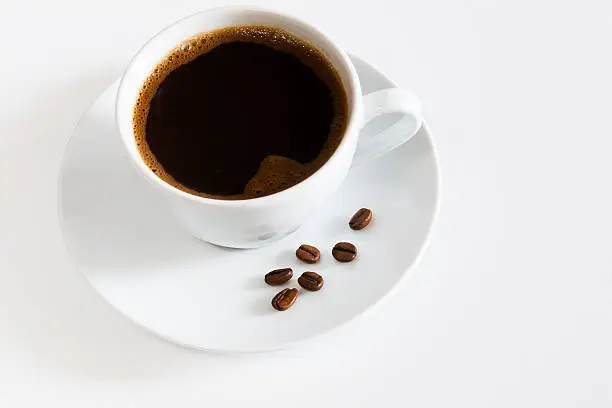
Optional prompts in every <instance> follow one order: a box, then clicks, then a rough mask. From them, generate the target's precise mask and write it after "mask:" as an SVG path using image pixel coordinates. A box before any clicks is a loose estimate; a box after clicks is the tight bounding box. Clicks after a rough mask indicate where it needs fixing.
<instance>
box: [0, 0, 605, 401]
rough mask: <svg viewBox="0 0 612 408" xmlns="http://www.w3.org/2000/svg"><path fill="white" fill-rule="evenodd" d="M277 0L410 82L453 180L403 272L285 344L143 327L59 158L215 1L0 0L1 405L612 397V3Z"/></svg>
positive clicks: (447, 179)
mask: <svg viewBox="0 0 612 408" xmlns="http://www.w3.org/2000/svg"><path fill="white" fill-rule="evenodd" d="M282 3H284V4H285V6H284V7H285V10H287V11H289V12H291V13H295V14H297V15H299V16H301V17H302V18H304V19H306V20H307V21H312V22H313V23H315V24H317V25H319V26H321V27H322V28H323V29H325V30H326V31H327V32H329V34H330V35H331V36H332V37H334V38H336V39H337V40H338V42H339V43H340V44H341V45H343V46H344V47H345V48H346V49H347V50H349V51H351V52H354V53H355V54H359V55H360V56H362V57H363V58H365V59H367V60H368V61H373V62H374V63H375V64H376V65H377V66H379V67H380V68H381V69H382V70H383V71H384V72H386V73H388V74H389V75H390V76H391V77H392V78H394V79H396V80H397V81H398V83H399V84H400V85H402V86H405V87H408V88H410V89H412V90H414V91H415V92H416V93H417V94H419V96H420V97H421V101H422V103H423V110H424V115H425V118H426V119H427V120H428V123H429V124H430V126H431V128H432V131H433V134H434V135H435V137H436V147H437V148H438V152H439V157H440V162H441V167H442V179H443V189H442V207H441V212H440V217H439V219H438V222H437V224H436V229H435V232H434V236H433V240H432V243H431V246H430V247H429V249H428V251H427V253H426V254H425V256H424V258H423V259H422V262H421V263H420V264H419V267H418V268H416V269H415V271H414V272H415V274H414V276H413V277H412V279H410V280H409V281H408V282H407V284H406V285H404V286H403V287H402V288H401V290H400V291H399V292H398V293H397V295H396V296H395V297H393V298H392V299H391V300H390V301H389V302H388V303H386V304H384V305H382V306H381V307H380V308H379V309H378V310H377V312H376V313H374V314H371V315H369V316H367V317H366V318H364V319H361V320H360V321H358V322H356V324H354V325H350V326H347V327H346V329H341V330H339V331H338V332H336V333H334V334H333V335H330V336H328V337H327V338H325V340H324V341H322V342H320V343H319V342H316V343H314V344H312V345H305V346H303V347H298V348H296V349H292V350H289V351H285V352H279V353H273V354H259V355H254V356H235V357H226V356H222V355H209V354H202V353H198V352H192V351H188V350H185V349H180V348H177V347H175V346H172V345H170V344H167V343H165V342H162V341H160V340H158V339H156V338H154V337H152V336H151V335H149V334H148V333H145V332H144V331H142V330H140V329H138V328H136V327H134V326H133V325H132V324H131V323H129V322H128V321H126V320H125V319H123V318H121V317H120V316H118V314H117V313H116V312H114V311H113V310H112V309H111V308H110V307H108V306H107V305H106V304H105V303H104V302H103V301H102V300H101V299H100V298H99V297H97V296H95V295H92V291H91V290H90V289H89V287H88V285H87V283H86V282H85V280H84V278H83V277H82V276H81V275H80V274H79V273H78V272H77V271H76V270H74V268H72V266H71V264H70V262H69V260H68V258H67V257H66V255H65V254H64V251H63V248H62V244H61V241H60V232H59V227H58V223H57V218H56V213H57V204H56V201H57V200H56V199H57V197H56V189H57V186H56V181H57V172H58V170H59V163H60V160H61V156H62V152H63V149H64V144H65V142H66V141H67V139H68V137H69V136H70V134H71V131H72V129H73V128H74V126H75V123H76V120H77V119H78V118H79V117H80V116H81V114H82V113H83V111H84V110H85V108H86V107H87V105H88V104H89V103H90V102H91V101H93V99H94V98H95V97H96V96H97V95H98V94H99V93H100V92H101V91H102V90H104V89H105V88H106V87H107V86H108V85H109V84H110V83H111V82H112V81H113V80H114V79H115V78H116V77H117V76H118V75H119V73H120V71H121V69H122V67H123V66H124V65H125V64H126V63H127V61H128V59H129V57H130V55H131V54H132V53H133V52H135V51H136V50H137V49H138V47H139V46H140V45H141V43H142V42H143V41H145V40H146V39H147V38H148V36H150V35H151V34H153V33H154V32H155V31H156V30H157V29H158V28H159V27H161V26H163V25H165V24H166V23H168V22H170V21H172V20H175V19H176V18H179V17H181V16H183V15H186V14H188V13H191V12H193V11H196V10H198V9H202V8H205V7H208V6H212V5H218V4H219V3H213V2H207V1H202V0H200V1H195V0H193V1H186V0H175V1H172V2H151V1H149V2H144V1H131V2H130V1H118V0H108V1H105V2H92V3H89V4H86V3H84V2H82V1H79V2H77V1H73V0H71V1H67V0H56V1H53V2H46V1H45V2H43V1H37V2H33V1H22V2H17V1H6V2H4V3H3V7H2V13H0V46H1V47H0V49H1V50H2V55H3V64H2V65H1V66H0V78H2V79H1V80H0V95H2V97H1V98H0V170H1V171H0V187H1V188H2V191H3V196H2V197H3V208H2V211H0V225H1V228H0V244H1V246H0V248H1V249H0V251H1V256H0V406H3V407H4V406H6V407H22V406H27V407H30V406H31V407H40V406H62V407H83V406H87V407H153V406H164V407H169V406H177V407H203V406H216V407H221V406H237V405H238V404H242V405H244V406H257V407H259V406H266V407H269V406H272V404H273V403H278V401H280V400H282V401H288V400H289V401H293V404H292V405H293V406H295V407H313V406H332V405H334V406H351V407H371V406H382V405H383V404H385V405H387V406H398V405H400V404H402V405H403V406H412V407H436V408H442V407H444V408H446V407H469V408H475V407H477V408H488V407H544V406H547V407H548V406H553V407H556V408H558V407H563V408H565V407H568V408H569V407H597V408H599V407H609V406H610V405H611V404H612V389H611V387H612V386H611V382H612V380H611V378H612V350H611V347H610V345H611V344H612V272H611V270H612V252H611V251H610V239H609V235H610V233H609V231H611V230H612V213H611V209H612V194H611V193H610V174H612V161H611V160H610V159H609V156H610V151H611V150H612V139H611V135H612V121H610V108H611V105H612V103H611V99H610V98H611V97H610V95H612V80H611V76H610V73H611V72H612V4H611V3H610V2H609V1H608V0H600V1H599V0H585V1H583V2H576V1H570V0H563V1H544V0H536V1H526V0H517V1H495V0H466V1H462V2H457V1H450V0H431V1H412V2H399V1H398V2H391V1H384V0H379V1H376V2H355V1H334V2H332V1H323V0H310V1H299V2H298V1H296V2H291V4H289V3H288V2H281V1H268V2H265V5H267V6H275V5H277V6H281V5H282ZM35 49H36V50H37V51H36V52H34V50H35ZM271 384H273V385H271ZM305 390H316V394H308V393H306V392H305Z"/></svg>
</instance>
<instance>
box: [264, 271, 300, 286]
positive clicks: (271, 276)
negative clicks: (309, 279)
mask: <svg viewBox="0 0 612 408" xmlns="http://www.w3.org/2000/svg"><path fill="white" fill-rule="evenodd" d="M292 277H293V270H292V269H291V268H283V269H275V270H273V271H270V272H268V273H266V276H265V278H264V279H265V281H266V283H267V284H268V285H273V286H275V285H282V284H283V283H285V282H287V281H288V280H289V279H291V278H292Z"/></svg>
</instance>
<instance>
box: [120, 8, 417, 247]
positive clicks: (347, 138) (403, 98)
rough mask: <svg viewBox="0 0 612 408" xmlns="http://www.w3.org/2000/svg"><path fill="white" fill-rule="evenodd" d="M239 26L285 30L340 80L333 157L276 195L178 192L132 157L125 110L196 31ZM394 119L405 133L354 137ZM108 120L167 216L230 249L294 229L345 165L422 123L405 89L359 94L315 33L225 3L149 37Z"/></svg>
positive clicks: (347, 69)
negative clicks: (342, 93)
mask: <svg viewBox="0 0 612 408" xmlns="http://www.w3.org/2000/svg"><path fill="white" fill-rule="evenodd" d="M240 25H265V26H271V27H278V28H282V29H285V30H287V31H289V32H291V33H293V34H294V35H296V36H297V37H299V38H301V39H303V40H305V41H307V42H309V43H311V44H313V45H315V46H317V47H318V48H319V49H320V50H322V51H323V52H324V53H325V54H326V55H327V57H328V59H329V60H330V62H331V63H332V64H333V65H334V66H335V68H336V69H337V71H338V73H339V74H340V76H341V79H342V82H343V84H344V88H345V90H346V92H347V99H348V122H347V126H346V129H345V133H344V136H343V138H342V141H341V143H340V145H339V146H338V148H337V150H336V151H335V153H334V154H333V155H332V156H331V157H330V158H329V160H328V161H327V162H326V163H325V164H324V165H323V166H322V167H321V168H319V169H318V170H317V171H316V172H315V173H314V174H312V175H311V176H310V177H308V178H307V179H305V180H304V181H302V182H300V183H298V184H296V185H295V186H293V187H290V188H288V189H286V190H284V191H281V192H278V193H275V194H272V195H268V196H264V197H260V198H253V199H249V200H217V199H210V198H204V197H200V196H195V195H192V194H189V193H186V192H184V191H182V190H179V189H177V188H175V187H173V186H171V185H169V184H167V183H166V182H164V181H163V180H162V179H160V178H159V177H157V176H156V175H155V173H153V172H152V171H151V169H150V168H149V167H148V166H147V165H146V163H145V162H144V161H143V159H142V157H141V156H140V154H139V152H138V149H137V146H136V138H135V136H134V126H133V111H134V104H135V103H136V100H137V98H138V94H139V91H140V89H141V86H142V84H143V83H144V81H145V80H146V79H147V77H148V76H149V75H150V73H151V71H152V70H153V68H154V67H155V65H156V64H157V63H158V62H159V61H160V60H162V58H163V57H164V56H165V55H166V54H168V53H169V52H170V51H171V50H173V49H175V48H176V47H179V46H180V45H181V43H182V42H183V41H185V40H186V39H188V38H189V37H192V36H194V35H196V34H199V33H202V32H207V31H211V30H214V29H218V28H223V27H229V26H240ZM392 113H395V114H401V115H404V116H405V118H404V119H403V120H402V122H403V123H406V121H408V123H409V125H408V128H406V126H402V129H401V131H399V130H398V129H395V127H394V126H391V127H390V128H388V129H383V130H382V131H381V132H379V133H377V134H375V135H372V136H370V137H368V139H367V140H360V137H359V131H360V130H361V129H362V128H363V126H364V125H365V124H367V123H368V122H370V121H372V120H373V119H375V118H377V117H379V116H381V115H385V114H392ZM116 120H117V126H118V128H119V132H120V134H121V138H122V140H123V144H124V145H125V148H126V150H127V154H128V156H129V158H130V161H131V162H132V164H134V166H135V167H136V169H137V170H138V172H139V173H140V175H141V176H142V177H143V178H145V179H147V180H148V181H149V182H151V183H152V184H153V186H154V188H155V190H156V191H157V192H158V195H159V200H163V201H164V202H165V203H167V205H168V209H169V214H168V215H169V216H172V217H174V218H175V219H176V221H177V222H178V223H179V224H180V225H181V226H182V227H183V228H184V229H185V230H186V231H187V232H188V233H189V234H191V235H193V236H195V237H197V238H200V239H202V240H204V241H208V242H210V243H213V244H216V245H221V246H225V247H232V248H257V247H260V246H264V245H266V244H269V243H272V242H274V241H277V240H279V239H281V238H283V237H285V236H287V235H289V234H291V233H292V232H294V231H296V230H297V229H298V228H299V227H300V226H301V225H302V224H303V223H304V222H305V221H306V220H307V219H308V216H309V214H311V213H312V212H313V211H314V210H316V208H317V207H318V206H319V205H321V203H322V202H324V201H325V200H326V199H327V198H328V197H329V196H330V195H331V194H332V193H333V192H334V191H336V189H337V188H338V187H339V186H340V185H341V183H342V182H343V181H344V179H345V177H346V175H347V173H348V171H349V169H350V168H351V164H352V163H362V162H365V161H368V160H370V159H373V158H375V157H377V156H380V155H382V154H385V153H387V152H389V151H391V150H392V149H394V148H396V147H398V146H399V145H401V144H402V143H403V142H405V141H407V140H408V139H410V138H411V137H412V136H414V134H415V133H416V132H417V131H418V130H419V128H420V126H421V123H422V118H421V113H420V107H419V103H418V100H417V98H416V97H415V96H414V94H412V93H411V92H409V91H407V90H405V89H399V88H392V89H384V90H380V91H377V92H373V93H371V94H368V95H365V96H363V95H362V94H361V86H360V84H359V78H358V77H357V73H356V71H355V67H353V65H352V63H351V61H350V59H349V57H348V55H347V54H346V53H345V52H344V51H343V50H342V49H340V48H339V47H338V45H336V43H334V42H333V41H332V40H331V39H330V38H329V37H328V36H327V35H325V34H324V33H323V32H322V31H321V30H319V29H317V28H315V27H313V26H312V25H310V24H308V23H305V22H303V21H301V20H299V19H297V18H295V17H292V16H289V15H286V14H282V13H279V12H275V11H270V10H264V9H260V8H254V7H242V6H230V7H221V8H215V9H211V10H207V11H202V12H199V13H196V14H193V15H191V16H188V17H186V18H183V19H182V20H179V21H177V22H176V23H174V24H172V25H170V26H169V27H167V28H165V29H164V30H162V31H161V32H159V33H158V34H157V35H155V36H154V37H153V38H151V39H150V40H149V41H148V42H147V43H146V44H145V45H144V46H143V47H142V48H141V49H140V51H138V53H137V54H136V55H135V56H134V58H133V59H132V61H131V62H130V64H129V66H128V68H127V70H126V71H125V73H124V75H123V78H122V79H121V83H120V85H119V92H118V95H117V102H116Z"/></svg>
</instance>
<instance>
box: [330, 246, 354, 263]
mask: <svg viewBox="0 0 612 408" xmlns="http://www.w3.org/2000/svg"><path fill="white" fill-rule="evenodd" d="M332 255H333V256H334V258H336V260H337V261H340V262H351V261H352V260H353V259H355V257H356V256H357V247H355V245H353V244H351V243H350V242H338V243H337V244H336V245H334V249H332Z"/></svg>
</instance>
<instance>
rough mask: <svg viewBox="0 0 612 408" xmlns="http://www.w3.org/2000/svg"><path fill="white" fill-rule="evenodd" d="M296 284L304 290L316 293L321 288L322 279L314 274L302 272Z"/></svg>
mask: <svg viewBox="0 0 612 408" xmlns="http://www.w3.org/2000/svg"><path fill="white" fill-rule="evenodd" d="M298 283H299V284H300V286H301V287H303V288H304V289H307V290H310V291H313V292H316V291H317V290H319V289H321V288H322V287H323V277H322V276H321V275H319V274H318V273H316V272H304V273H303V274H302V276H300V277H299V278H298Z"/></svg>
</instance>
